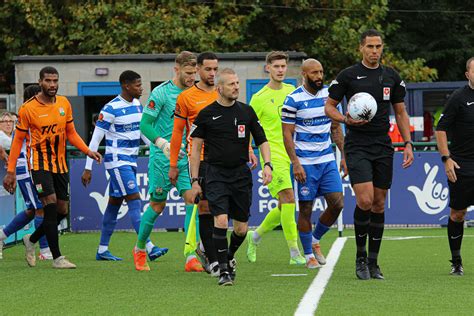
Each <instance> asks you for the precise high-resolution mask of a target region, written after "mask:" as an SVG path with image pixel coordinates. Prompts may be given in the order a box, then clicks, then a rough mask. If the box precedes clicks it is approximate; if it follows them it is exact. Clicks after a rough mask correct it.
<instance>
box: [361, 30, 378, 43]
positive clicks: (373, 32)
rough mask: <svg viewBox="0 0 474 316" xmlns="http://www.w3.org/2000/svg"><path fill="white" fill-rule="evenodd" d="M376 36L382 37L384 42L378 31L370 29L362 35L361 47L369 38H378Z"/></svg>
mask: <svg viewBox="0 0 474 316" xmlns="http://www.w3.org/2000/svg"><path fill="white" fill-rule="evenodd" d="M376 36H378V37H380V38H381V39H382V41H383V37H382V34H381V33H380V32H379V31H377V30H376V29H369V30H367V31H365V32H364V33H362V34H360V39H359V43H360V45H363V44H364V43H365V39H366V38H367V37H376Z"/></svg>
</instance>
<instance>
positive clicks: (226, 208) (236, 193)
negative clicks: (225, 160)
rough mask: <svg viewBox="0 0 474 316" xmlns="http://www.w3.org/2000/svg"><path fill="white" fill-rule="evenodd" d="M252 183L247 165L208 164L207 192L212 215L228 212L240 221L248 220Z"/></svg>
mask: <svg viewBox="0 0 474 316" xmlns="http://www.w3.org/2000/svg"><path fill="white" fill-rule="evenodd" d="M252 185H253V183H252V173H251V172H250V169H249V167H248V166H247V165H242V166H239V167H237V168H233V169H225V168H220V167H215V166H211V165H208V168H207V173H206V190H207V191H206V194H207V200H208V201H209V209H210V210H211V213H212V215H214V216H217V215H221V214H227V215H228V216H229V217H230V218H232V219H235V220H237V221H239V222H244V223H245V222H248V220H249V217H250V205H251V204H252Z"/></svg>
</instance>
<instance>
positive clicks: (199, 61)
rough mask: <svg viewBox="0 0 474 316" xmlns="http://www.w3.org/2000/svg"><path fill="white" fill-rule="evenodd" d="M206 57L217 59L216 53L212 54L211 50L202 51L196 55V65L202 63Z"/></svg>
mask: <svg viewBox="0 0 474 316" xmlns="http://www.w3.org/2000/svg"><path fill="white" fill-rule="evenodd" d="M206 59H209V60H218V58H217V56H216V54H214V53H213V52H204V53H201V54H199V55H198V58H197V63H198V65H202V64H203V63H204V60H206Z"/></svg>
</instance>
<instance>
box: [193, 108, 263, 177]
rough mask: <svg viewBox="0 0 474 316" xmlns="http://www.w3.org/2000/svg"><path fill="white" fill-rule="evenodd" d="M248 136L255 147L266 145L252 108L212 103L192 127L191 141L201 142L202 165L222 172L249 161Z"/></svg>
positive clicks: (201, 112)
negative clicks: (202, 145)
mask: <svg viewBox="0 0 474 316" xmlns="http://www.w3.org/2000/svg"><path fill="white" fill-rule="evenodd" d="M250 133H252V136H253V139H254V140H255V145H257V146H260V145H261V144H262V143H264V142H266V141H267V138H266V137H265V132H264V131H263V128H262V126H261V125H260V122H259V121H258V118H257V115H256V114H255V111H254V110H253V108H252V107H250V106H248V105H247V104H244V103H241V102H238V101H235V103H234V104H233V105H232V106H230V107H225V106H222V105H220V104H219V103H218V102H217V101H215V102H214V103H211V104H210V105H208V106H207V107H205V108H204V109H202V110H201V111H200V112H199V114H198V116H197V118H196V120H195V121H194V124H193V126H192V127H191V137H198V138H202V139H204V161H206V162H207V163H209V164H211V165H214V166H219V167H224V168H235V167H238V166H242V165H244V164H246V163H247V162H248V161H249V141H250Z"/></svg>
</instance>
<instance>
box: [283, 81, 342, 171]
mask: <svg viewBox="0 0 474 316" xmlns="http://www.w3.org/2000/svg"><path fill="white" fill-rule="evenodd" d="M327 98H328V88H327V87H326V86H325V87H324V88H323V89H321V90H319V91H318V93H317V94H316V95H312V94H311V93H309V92H308V91H306V89H305V88H304V87H303V86H299V87H298V88H296V90H295V91H293V92H292V93H290V94H289V95H288V96H287V97H286V99H285V102H284V104H283V108H282V111H281V119H282V122H283V123H285V124H294V125H295V133H294V136H293V137H294V138H293V140H294V142H295V152H296V156H298V158H299V160H300V163H301V164H302V165H314V164H321V163H325V162H329V161H333V160H335V158H334V152H333V149H332V146H331V144H332V142H331V136H330V134H331V133H330V132H331V119H330V118H329V117H327V116H326V114H325V113H324V103H325V102H326V100H327Z"/></svg>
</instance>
